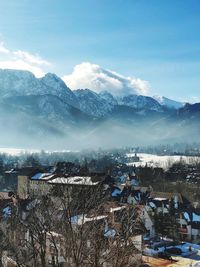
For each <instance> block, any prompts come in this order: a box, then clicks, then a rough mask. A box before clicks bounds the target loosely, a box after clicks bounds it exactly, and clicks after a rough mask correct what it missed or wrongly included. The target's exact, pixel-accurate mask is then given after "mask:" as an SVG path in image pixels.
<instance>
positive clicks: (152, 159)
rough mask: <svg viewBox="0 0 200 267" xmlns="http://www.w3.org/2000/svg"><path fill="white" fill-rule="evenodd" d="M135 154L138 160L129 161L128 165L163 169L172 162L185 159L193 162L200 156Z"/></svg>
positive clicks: (131, 154) (130, 155) (131, 155)
mask: <svg viewBox="0 0 200 267" xmlns="http://www.w3.org/2000/svg"><path fill="white" fill-rule="evenodd" d="M134 155H135V154H133V153H128V154H127V157H128V158H131V157H134ZM137 156H138V157H139V158H140V161H139V162H129V163H128V165H135V166H136V167H137V166H145V165H146V164H147V166H150V167H162V168H164V169H166V168H168V167H169V166H171V165H172V164H173V163H175V162H178V161H180V160H183V161H185V162H186V163H190V162H194V161H197V160H199V161H200V158H197V157H187V156H158V155H153V154H145V153H138V154H137Z"/></svg>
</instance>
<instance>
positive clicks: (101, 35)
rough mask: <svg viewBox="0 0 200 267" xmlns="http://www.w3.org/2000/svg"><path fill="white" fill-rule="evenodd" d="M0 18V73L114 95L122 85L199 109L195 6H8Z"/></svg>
mask: <svg viewBox="0 0 200 267" xmlns="http://www.w3.org/2000/svg"><path fill="white" fill-rule="evenodd" d="M0 10H1V16H0V68H14V69H26V70H29V71H31V72H33V73H34V74H35V75H36V76H37V77H41V76H43V75H44V74H45V73H47V72H53V73H56V74H57V75H58V76H61V77H63V79H64V80H65V82H66V83H67V85H68V86H69V87H71V88H72V89H77V88H86V87H88V88H89V87H93V88H89V89H92V90H94V91H97V92H98V91H101V90H102V89H104V88H105V89H107V88H111V89H112V93H113V92H119V93H120V94H121V93H124V92H122V91H123V90H124V87H127V84H128V88H129V89H130V88H133V92H135V93H138V94H145V95H163V96H166V97H169V98H172V99H175V100H179V101H180V100H181V101H188V102H198V101H200V96H199V88H198V87H199V82H200V75H199V67H200V53H199V49H200V48H199V47H200V33H199V27H200V16H199V11H200V2H199V1H198V0H191V1H187V0H175V1H159V0H151V1H145V0H140V1H138V0H134V1H132V0H127V1H122V0H117V1H115V2H114V3H113V2H108V1H106V0H102V1H92V0H86V1H68V0H67V1H66V0H61V1H59V3H58V2H57V1H51V2H50V1H48V0H44V1H39V0H36V1H34V2H30V1H26V0H20V1H18V0H17V1H16V0H10V1H0ZM91 11H92V12H91ZM110 70H111V72H110ZM107 71H108V72H107ZM110 73H111V74H112V75H110ZM113 75H114V76H113ZM102 76H103V78H104V81H105V83H102V82H101V78H102ZM83 77H84V79H83ZM116 77H117V78H116ZM91 80H92V81H94V82H93V83H91ZM121 81H123V86H121V85H120V82H121ZM124 84H125V86H124ZM120 86H121V87H122V88H121V87H120ZM131 86H132V87H131ZM120 88H121V89H120ZM118 89H119V90H118ZM117 90H118V91H117Z"/></svg>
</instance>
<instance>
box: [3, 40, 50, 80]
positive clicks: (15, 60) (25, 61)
mask: <svg viewBox="0 0 200 267" xmlns="http://www.w3.org/2000/svg"><path fill="white" fill-rule="evenodd" d="M49 66H51V63H50V62H48V61H47V60H44V59H43V58H41V57H40V56H39V55H38V54H31V53H29V52H27V51H22V50H16V51H14V50H10V49H8V48H7V47H6V46H5V44H4V42H3V41H0V68H1V69H17V70H28V71H31V72H32V73H33V74H34V75H35V76H36V77H37V78H40V77H43V76H44V75H45V73H46V72H47V71H48V70H47V71H45V69H46V68H47V67H49Z"/></svg>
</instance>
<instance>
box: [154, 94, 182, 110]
mask: <svg viewBox="0 0 200 267" xmlns="http://www.w3.org/2000/svg"><path fill="white" fill-rule="evenodd" d="M153 98H154V99H155V100H156V101H158V103H160V105H162V106H165V107H167V108H170V109H179V108H182V107H183V106H184V105H185V103H182V102H178V101H175V100H172V99H169V98H167V97H164V96H159V95H157V96H154V97H153Z"/></svg>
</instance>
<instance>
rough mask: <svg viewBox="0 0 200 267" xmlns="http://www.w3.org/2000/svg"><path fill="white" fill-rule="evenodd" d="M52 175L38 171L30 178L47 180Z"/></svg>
mask: <svg viewBox="0 0 200 267" xmlns="http://www.w3.org/2000/svg"><path fill="white" fill-rule="evenodd" d="M52 177H53V175H52V174H51V173H41V172H38V173H36V174H35V175H34V176H32V177H31V179H32V180H49V179H51V178H52Z"/></svg>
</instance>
